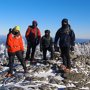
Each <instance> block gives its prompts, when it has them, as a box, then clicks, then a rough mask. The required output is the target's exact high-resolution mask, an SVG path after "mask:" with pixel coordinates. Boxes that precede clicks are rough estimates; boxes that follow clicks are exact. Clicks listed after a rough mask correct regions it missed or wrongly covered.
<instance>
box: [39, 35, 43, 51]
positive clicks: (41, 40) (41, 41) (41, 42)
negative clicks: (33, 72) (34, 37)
mask: <svg viewBox="0 0 90 90" xmlns="http://www.w3.org/2000/svg"><path fill="white" fill-rule="evenodd" d="M42 44H43V37H42V38H41V39H40V50H42V49H43V45H42Z"/></svg>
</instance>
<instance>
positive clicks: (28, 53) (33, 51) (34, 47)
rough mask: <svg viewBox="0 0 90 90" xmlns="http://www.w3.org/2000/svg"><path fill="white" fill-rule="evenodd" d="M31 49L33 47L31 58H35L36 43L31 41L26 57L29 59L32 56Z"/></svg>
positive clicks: (28, 44)
mask: <svg viewBox="0 0 90 90" xmlns="http://www.w3.org/2000/svg"><path fill="white" fill-rule="evenodd" d="M31 49H32V53H31V60H33V59H34V54H35V50H36V45H35V44H32V43H30V42H28V43H27V52H26V58H25V59H29V58H30V51H31Z"/></svg>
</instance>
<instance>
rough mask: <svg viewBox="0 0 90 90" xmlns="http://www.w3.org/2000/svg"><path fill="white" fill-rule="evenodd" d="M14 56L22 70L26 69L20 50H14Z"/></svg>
mask: <svg viewBox="0 0 90 90" xmlns="http://www.w3.org/2000/svg"><path fill="white" fill-rule="evenodd" d="M16 56H17V58H18V59H19V61H20V63H21V65H22V66H23V69H24V71H26V69H27V68H26V64H25V61H24V60H23V57H22V52H21V51H17V52H16Z"/></svg>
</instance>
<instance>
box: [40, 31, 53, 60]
mask: <svg viewBox="0 0 90 90" xmlns="http://www.w3.org/2000/svg"><path fill="white" fill-rule="evenodd" d="M52 45H53V40H52V37H51V36H50V30H45V35H44V36H42V38H41V42H40V51H43V60H47V58H46V53H47V50H48V51H50V52H51V58H50V59H51V60H52V59H53V47H52Z"/></svg>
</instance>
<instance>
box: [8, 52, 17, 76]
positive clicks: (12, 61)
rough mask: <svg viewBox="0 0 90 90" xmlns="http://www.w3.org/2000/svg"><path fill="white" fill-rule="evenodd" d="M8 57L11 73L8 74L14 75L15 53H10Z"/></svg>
mask: <svg viewBox="0 0 90 90" xmlns="http://www.w3.org/2000/svg"><path fill="white" fill-rule="evenodd" d="M8 56H9V72H8V73H11V74H12V73H13V63H14V57H15V53H11V52H8Z"/></svg>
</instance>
